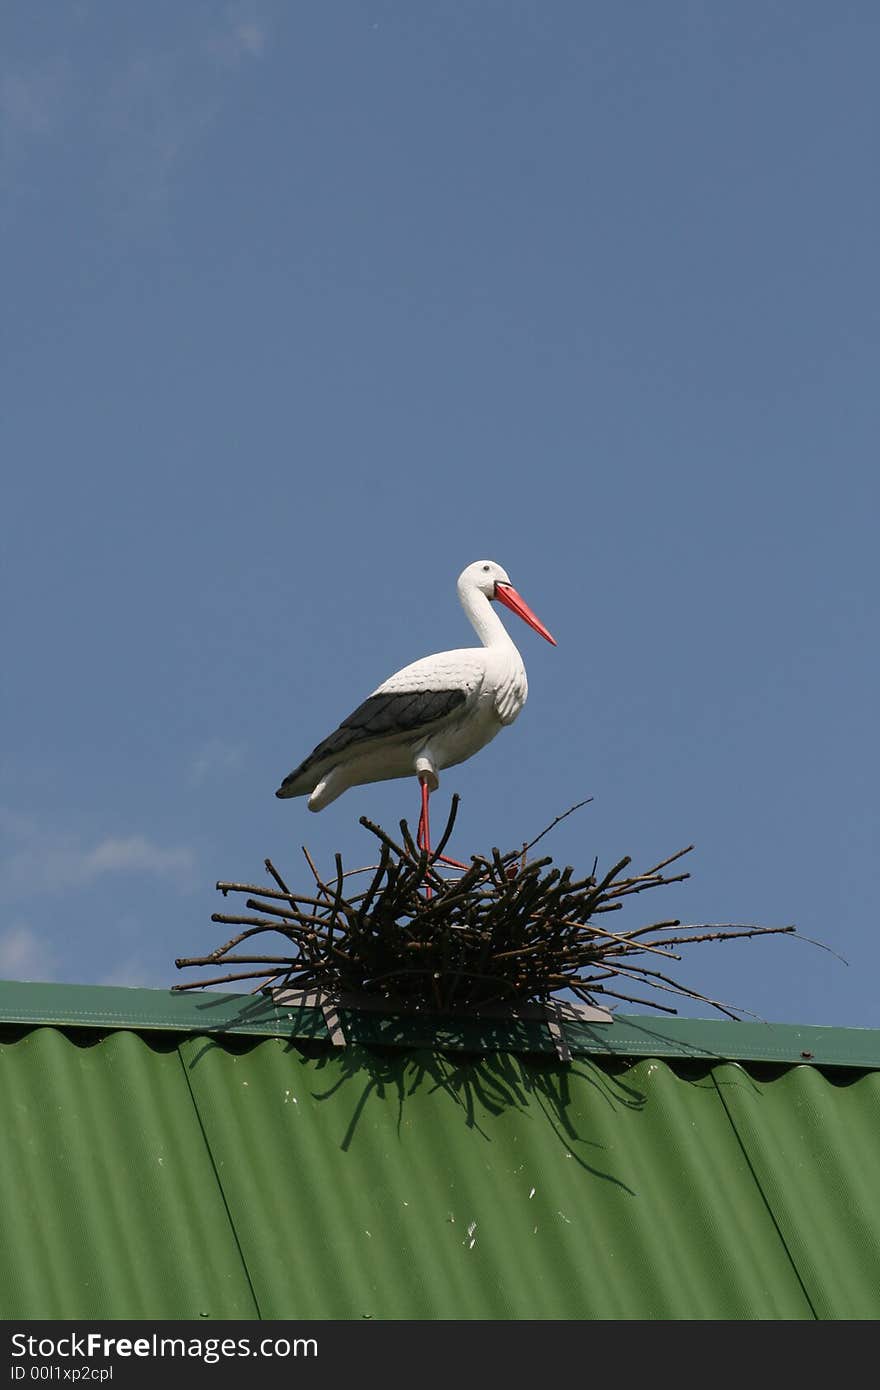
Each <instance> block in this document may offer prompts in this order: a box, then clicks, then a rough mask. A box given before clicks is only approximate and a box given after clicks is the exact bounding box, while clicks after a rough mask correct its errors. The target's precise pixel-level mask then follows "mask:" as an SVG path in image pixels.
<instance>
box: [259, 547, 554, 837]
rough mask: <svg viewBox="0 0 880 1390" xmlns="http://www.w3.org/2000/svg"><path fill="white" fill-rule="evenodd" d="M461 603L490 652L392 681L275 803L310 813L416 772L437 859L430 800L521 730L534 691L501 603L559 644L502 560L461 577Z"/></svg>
mask: <svg viewBox="0 0 880 1390" xmlns="http://www.w3.org/2000/svg"><path fill="white" fill-rule="evenodd" d="M458 596H459V598H460V600H461V603H462V607H463V608H464V611H465V613H466V614H467V616H468V618H469V619H470V621H471V623H472V625H473V627H474V631H475V632H476V634H477V636H478V637H479V639H480V641H481V642H482V644H483V645H482V647H462V648H459V649H458V650H457V651H451V652H438V653H437V654H436V655H435V656H426V657H423V658H422V659H421V661H414V662H413V663H412V664H411V665H410V666H404V667H403V669H402V670H401V671H397V672H396V673H395V675H393V676H390V677H389V679H388V680H387V681H384V682H383V684H382V685H380V686H379V687H378V688H377V689H376V690H374V691H373V693H372V695H369V696H368V697H367V699H366V700H364V702H363V704H362V705H358V707H357V709H356V710H355V711H354V713H353V714H350V715H349V716H348V718H347V719H343V721H342V723H341V724H340V726H339V728H338V729H336V731H335V732H334V733H332V734H330V735H329V737H328V738H325V739H324V741H323V742H322V743H319V744H318V746H317V748H315V749H314V750H313V752H311V753H310V754H309V756H308V757H307V758H306V759H305V761H304V762H302V763H300V765H299V767H296V768H294V770H293V772H291V773H290V775H289V776H287V777H285V779H284V781H283V782H282V783H281V786H280V787H279V788H278V790H277V792H276V793H275V795H276V796H280V797H290V796H308V798H309V802H308V804H309V810H310V811H320V810H323V808H324V807H325V806H328V805H329V804H330V802H331V801H335V800H336V798H337V796H341V795H342V793H343V792H344V791H347V789H348V788H349V787H357V786H362V785H364V784H365V783H367V782H384V781H386V780H388V779H389V778H392V777H408V776H411V775H413V774H414V775H415V776H417V777H418V779H419V782H420V784H421V798H422V799H421V814H420V817H419V833H418V843H419V848H420V849H424V850H426V851H427V852H428V853H430V850H431V837H430V827H429V822H428V798H429V796H430V793H431V792H433V791H436V790H437V787H438V785H439V782H440V778H439V776H438V773H439V770H440V768H445V767H453V766H454V765H455V764H456V763H462V762H464V761H465V759H466V758H470V757H471V756H472V755H473V754H474V753H477V752H479V750H480V749H481V748H483V747H485V745H486V744H487V743H489V741H490V740H491V739H493V738H494V737H495V735H496V734H497V733H498V731H499V729H501V728H502V727H503V726H504V725H505V724H512V723H513V721H514V719H516V716H517V715H518V714H519V712H520V710H521V709H522V707H523V705H524V704H525V702H526V695H527V694H528V682H527V681H526V671H525V667H524V666H523V662H522V657H521V656H520V654H519V652H518V651H517V649H516V647H515V646H514V644H513V641H512V639H511V637H510V635H509V633H508V632H507V629H506V628H505V626H504V624H503V623H502V621H501V619H500V618H499V616H498V614H497V613H496V611H495V610H494V609H493V607H492V600H493V599H497V600H498V602H499V603H503V604H504V606H505V608H509V609H510V610H511V611H512V612H513V613H516V614H517V615H518V616H519V617H520V618H523V619H524V620H525V622H527V623H528V624H529V626H530V627H532V628H534V630H535V631H536V632H537V633H540V635H541V636H542V637H544V638H546V640H547V641H548V642H552V643H553V646H554V647H555V646H556V640H555V638H553V637H551V635H550V633H549V632H548V631H547V629H546V627H545V626H544V624H543V623H542V622H540V621H539V619H538V618H536V617H535V614H534V613H533V612H532V610H531V609H530V608H529V606H528V604H527V603H526V602H525V601H524V599H522V598H521V597H520V595H519V594H518V593H517V591H516V589H514V587H513V585H512V584H511V582H510V579H509V578H508V576H507V573H506V571H505V570H503V569H502V568H501V566H500V565H496V564H495V563H494V561H492V560H477V561H475V562H474V564H472V565H468V567H467V569H465V570H462V572H461V574H460V575H459V577H458ZM451 862H454V861H451Z"/></svg>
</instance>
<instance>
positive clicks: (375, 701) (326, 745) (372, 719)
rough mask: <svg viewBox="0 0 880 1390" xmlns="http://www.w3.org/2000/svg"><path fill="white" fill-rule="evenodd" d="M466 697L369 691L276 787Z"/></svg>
mask: <svg viewBox="0 0 880 1390" xmlns="http://www.w3.org/2000/svg"><path fill="white" fill-rule="evenodd" d="M466 699H467V692H466V691H464V690H461V689H454V690H399V691H393V692H389V693H388V694H380V695H370V696H368V697H367V699H366V700H364V702H363V704H362V705H358V707H357V709H356V710H354V711H353V712H352V713H351V714H350V715H349V716H348V718H347V719H343V721H342V723H341V724H340V725H339V728H338V729H334V731H333V733H332V734H329V735H328V737H327V738H325V739H323V740H322V742H321V743H319V744H318V746H317V748H313V749H312V751H311V753H310V754H309V756H308V757H307V758H306V759H305V760H304V761H303V762H301V763H300V765H299V767H296V768H294V770H293V772H291V773H290V774H289V776H287V777H285V779H284V781H283V782H282V783H281V788H279V791H280V790H281V789H283V788H284V787H286V786H287V784H288V783H289V782H292V781H294V780H295V779H296V778H298V777H300V776H301V775H302V773H304V772H308V770H309V768H310V767H311V766H312V765H313V764H314V763H318V762H323V761H324V759H325V758H328V757H333V756H338V754H340V753H344V752H345V750H346V749H347V748H350V747H351V746H352V745H353V744H356V743H368V742H369V741H370V740H371V739H374V738H376V739H378V738H388V737H391V736H392V735H394V734H407V733H411V732H412V731H413V729H420V728H422V727H423V726H424V725H428V724H433V723H435V722H436V721H437V720H438V719H443V718H445V716H446V715H447V714H451V713H452V711H453V710H454V709H457V707H458V706H459V705H463V704H464V702H465V700H466Z"/></svg>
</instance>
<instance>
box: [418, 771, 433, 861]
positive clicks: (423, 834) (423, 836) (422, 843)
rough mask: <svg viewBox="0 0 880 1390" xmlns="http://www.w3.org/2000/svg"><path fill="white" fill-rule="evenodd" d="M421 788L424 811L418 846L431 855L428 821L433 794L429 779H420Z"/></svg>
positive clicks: (420, 819)
mask: <svg viewBox="0 0 880 1390" xmlns="http://www.w3.org/2000/svg"><path fill="white" fill-rule="evenodd" d="M419 786H420V787H421V789H422V810H421V814H420V815H419V832H418V834H417V836H416V844H417V845H418V847H419V849H423V850H425V851H426V853H428V854H430V853H431V826H430V823H429V820H428V797H429V796H430V795H431V793H430V791H429V789H428V779H427V778H426V777H420V778H419Z"/></svg>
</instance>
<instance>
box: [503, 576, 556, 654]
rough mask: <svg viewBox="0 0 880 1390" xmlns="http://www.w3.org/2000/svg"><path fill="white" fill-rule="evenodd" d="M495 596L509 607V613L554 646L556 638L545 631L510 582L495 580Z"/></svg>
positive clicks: (538, 619)
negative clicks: (520, 619) (504, 582)
mask: <svg viewBox="0 0 880 1390" xmlns="http://www.w3.org/2000/svg"><path fill="white" fill-rule="evenodd" d="M495 597H496V598H497V600H498V602H499V603H503V604H504V607H505V608H509V609H510V611H511V613H515V614H516V616H517V617H518V618H522V620H523V622H525V623H528V625H529V627H533V628H534V629H535V631H536V632H537V633H538V634H539V636H541V637H544V638H546V640H547V641H548V642H550V643H551V644H552V645H553V646H554V647H555V646H556V638H555V637H553V636H551V634H550V633H549V632H548V631H547V629H546V627H545V626H544V624H543V623H542V622H541V619H540V618H536V617H535V615H534V613H533V612H532V610H531V608H530V607H529V605H528V604H527V603H526V601H525V599H523V598H520V596H519V594H518V593H517V592H516V589H515V588H514V587H513V585H512V584H501V583H498V582H497V581H496V584H495Z"/></svg>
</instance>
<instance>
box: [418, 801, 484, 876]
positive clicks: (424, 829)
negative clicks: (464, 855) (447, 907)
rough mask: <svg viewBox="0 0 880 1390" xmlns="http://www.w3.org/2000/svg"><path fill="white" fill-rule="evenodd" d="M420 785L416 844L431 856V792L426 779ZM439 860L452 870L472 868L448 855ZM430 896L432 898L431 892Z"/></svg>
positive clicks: (440, 855)
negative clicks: (420, 799) (429, 817)
mask: <svg viewBox="0 0 880 1390" xmlns="http://www.w3.org/2000/svg"><path fill="white" fill-rule="evenodd" d="M419 784H420V786H421V788H422V810H421V814H420V815H419V829H418V834H417V835H416V844H417V845H418V847H419V849H423V850H425V851H426V852H427V854H428V855H429V856H430V853H431V826H430V822H429V820H428V797H429V796H430V790H429V788H428V783H427V781H426V779H425V778H424V777H420V778H419ZM437 859H438V860H439V862H440V863H441V864H448V865H449V867H450V868H451V869H469V868H470V867H471V866H470V864H462V862H461V860H460V859H450V858H449V855H448V854H438V855H437ZM428 896H429V897H430V896H431V895H430V891H429V893H428Z"/></svg>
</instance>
